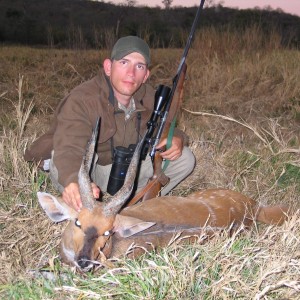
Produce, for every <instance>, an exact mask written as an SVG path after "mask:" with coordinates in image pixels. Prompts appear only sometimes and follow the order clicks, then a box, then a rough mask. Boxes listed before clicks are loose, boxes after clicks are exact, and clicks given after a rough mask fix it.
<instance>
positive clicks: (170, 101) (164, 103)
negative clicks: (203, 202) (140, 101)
mask: <svg viewBox="0 0 300 300" xmlns="http://www.w3.org/2000/svg"><path fill="white" fill-rule="evenodd" d="M204 2H205V0H201V1H200V5H199V7H198V9H197V13H196V16H195V19H194V22H193V25H192V28H191V32H190V34H189V37H188V40H187V43H186V45H185V48H184V52H183V55H182V58H181V60H180V63H179V66H178V69H177V72H176V75H175V77H174V78H173V83H172V87H171V88H170V87H168V86H166V85H159V87H158V89H157V91H156V93H155V101H154V110H153V113H152V115H151V118H150V120H149V121H148V123H147V133H146V139H145V147H144V152H148V149H149V148H150V154H149V155H150V157H151V160H152V163H153V169H154V174H153V176H152V178H150V180H149V182H148V184H147V185H146V187H145V188H144V189H142V191H140V192H139V193H138V194H137V195H135V197H134V198H133V199H131V201H130V202H129V203H128V204H127V205H128V206H129V205H132V204H134V203H136V202H137V201H139V200H140V199H141V198H142V197H143V200H147V199H152V198H155V197H157V196H158V195H159V193H160V190H161V187H162V186H164V185H166V184H167V183H168V182H169V178H168V177H167V176H166V175H165V174H164V172H163V170H162V158H161V156H160V153H159V151H157V149H156V146H157V145H158V144H159V142H160V141H162V140H163V139H165V138H167V137H168V134H169V130H170V126H171V122H169V121H168V116H169V115H170V116H172V117H173V116H174V118H175V119H176V114H177V112H178V110H179V108H180V105H181V102H182V98H183V86H184V81H185V75H186V70H187V65H186V58H187V55H188V52H189V49H190V47H191V43H192V40H193V37H194V33H195V31H196V27H197V24H198V20H199V17H200V12H201V11H202V9H203V6H204ZM173 121H174V124H175V120H174V119H173ZM154 133H155V136H154V137H153V134H154ZM167 147H168V145H167Z"/></svg>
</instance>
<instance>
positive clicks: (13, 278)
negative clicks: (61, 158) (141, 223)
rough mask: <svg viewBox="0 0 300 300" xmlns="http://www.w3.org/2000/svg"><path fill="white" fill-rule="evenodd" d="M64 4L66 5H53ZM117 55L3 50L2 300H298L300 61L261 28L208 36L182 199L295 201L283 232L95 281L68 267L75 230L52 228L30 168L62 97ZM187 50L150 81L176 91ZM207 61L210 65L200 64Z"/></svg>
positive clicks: (209, 244)
mask: <svg viewBox="0 0 300 300" xmlns="http://www.w3.org/2000/svg"><path fill="white" fill-rule="evenodd" d="M53 6H54V5H53ZM107 54H108V51H107V50H106V49H103V50H101V51H98V50H92V49H90V50H85V51H83V50H80V49H73V50H67V49H38V48H30V47H21V46H20V47H17V46H3V47H2V48H0V64H1V69H0V87H1V89H0V97H1V99H0V100H1V101H0V106H1V119H0V133H1V135H0V229H1V236H0V255H1V260H0V272H1V278H0V282H1V284H0V297H1V298H3V299H257V300H258V299H266V298H268V299H297V297H298V296H299V290H300V276H299V274H300V262H299V249H300V235H299V233H300V218H299V217H300V215H299V214H300V211H299V209H300V207H299V203H300V202H299V201H300V198H299V195H300V193H299V192H300V181H299V176H300V175H299V174H300V172H299V171H300V160H299V149H300V148H299V147H300V140H299V137H300V84H299V69H300V53H299V51H297V50H293V49H287V48H284V47H283V46H282V43H281V35H280V34H279V33H278V32H277V31H276V30H274V31H272V32H271V34H270V35H269V36H268V38H267V39H266V38H265V35H264V29H263V28H261V27H259V26H255V25H254V26H252V27H249V28H248V29H247V30H245V31H244V33H243V34H242V35H241V34H239V33H238V32H233V31H230V30H228V31H225V32H220V31H219V30H218V29H215V28H211V27H209V28H206V27H205V28H203V29H201V30H199V31H197V36H196V39H195V41H194V43H193V49H191V52H190V54H189V57H188V62H187V63H188V76H187V81H186V85H185V97H184V98H185V100H184V104H183V110H182V113H181V116H180V118H179V121H178V126H179V127H180V128H182V129H183V130H184V131H186V132H187V134H188V135H189V136H190V147H191V149H192V151H193V152H194V153H195V155H196V157H197V166H196V169H195V171H194V172H193V174H192V175H191V176H190V177H189V178H187V179H186V180H185V181H184V182H182V183H181V184H180V185H179V186H178V187H177V188H176V189H175V190H174V191H173V192H172V193H173V195H183V196H185V195H187V194H189V193H191V192H192V191H195V190H199V189H204V188H209V187H225V188H231V189H234V190H238V191H240V192H243V193H244V194H247V195H248V196H251V197H253V198H254V199H256V200H257V201H258V202H261V203H263V204H272V203H285V204H287V205H289V206H290V219H289V221H287V222H286V223H285V224H284V225H283V226H281V227H275V226H274V227H273V226H264V225H260V224H255V226H253V228H252V229H250V230H249V231H244V230H243V228H240V229H239V230H238V232H236V233H235V234H233V235H232V236H230V235H229V232H226V231H225V232H220V233H217V234H216V236H215V237H214V238H213V239H211V240H206V238H205V236H201V237H200V238H199V241H198V242H196V243H195V244H192V245H177V244H176V242H173V243H172V244H171V245H170V246H169V247H167V248H166V249H158V250H157V251H153V252H150V253H147V254H146V255H144V256H143V257H141V258H139V259H137V260H128V259H126V258H124V259H119V260H106V261H103V263H101V264H100V265H99V267H98V268H97V270H95V272H93V273H90V274H80V273H78V272H76V271H75V270H73V269H71V268H69V267H67V266H64V265H62V264H61V263H60V260H59V257H58V249H57V244H58V242H59V240H60V234H61V231H62V229H63V228H64V227H65V225H66V224H52V223H51V222H50V221H49V220H48V219H47V218H46V216H45V215H44V213H43V212H42V210H41V209H40V208H39V205H38V203H37V198H36V191H38V190H47V191H50V192H53V188H52V186H51V183H50V182H49V179H48V175H47V174H44V173H41V172H39V171H38V170H37V167H36V166H35V165H29V164H27V163H26V162H25V161H24V160H23V152H24V149H25V147H26V146H27V145H29V144H31V142H32V141H33V140H34V139H35V138H36V137H37V136H39V135H41V134H42V133H43V132H45V130H46V129H47V128H48V125H49V122H50V120H51V116H52V113H53V110H54V109H55V107H56V105H57V103H58V102H59V101H60V99H61V98H62V97H63V96H64V95H65V94H66V93H68V91H70V89H72V88H73V87H75V86H76V85H77V84H79V83H80V82H82V81H84V80H87V79H89V78H91V77H92V76H94V75H95V74H96V72H97V71H98V69H99V67H100V65H101V61H102V60H103V58H104V57H106V55H107ZM181 54H182V50H181V49H154V50H153V51H152V65H151V74H152V75H151V78H150V82H151V83H152V84H153V85H154V86H156V85H158V84H160V83H164V84H170V82H171V79H172V77H173V76H174V74H175V72H176V69H177V64H178V62H179V60H180V57H181ZM200 54H201V55H200Z"/></svg>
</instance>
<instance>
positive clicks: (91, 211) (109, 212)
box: [37, 120, 155, 272]
mask: <svg viewBox="0 0 300 300" xmlns="http://www.w3.org/2000/svg"><path fill="white" fill-rule="evenodd" d="M98 131H99V120H98V122H97V125H96V127H95V129H94V131H93V134H92V137H91V139H90V141H89V143H88V145H87V149H86V153H85V155H84V157H83V160H82V164H81V167H80V171H79V174H78V183H79V189H80V195H81V201H82V206H83V208H82V209H81V211H80V212H76V211H75V210H74V209H72V208H71V207H69V206H67V205H66V204H65V203H64V202H63V201H62V199H61V198H56V197H54V196H53V195H51V194H48V193H44V192H38V193H37V196H38V200H39V203H40V205H41V207H42V208H43V209H44V210H45V212H46V214H47V216H48V217H49V218H50V219H51V220H52V221H54V222H61V221H64V220H70V222H69V224H68V226H67V227H66V229H65V231H64V233H63V235H62V240H61V245H60V254H61V258H62V260H63V261H64V262H66V263H68V264H71V265H74V266H76V267H77V268H79V269H80V270H82V271H84V272H86V271H89V270H90V269H92V268H93V266H94V265H95V264H98V262H97V259H98V257H99V255H100V253H101V252H103V253H104V255H105V256H106V257H109V255H110V252H111V248H112V238H113V235H114V234H115V233H117V234H119V235H120V236H121V237H129V236H131V235H133V234H135V233H137V232H140V231H143V230H145V229H147V228H149V227H151V226H153V225H154V224H155V223H153V222H145V221H142V220H139V219H136V218H132V217H125V216H121V215H119V214H118V212H119V211H120V209H121V208H122V206H123V205H124V203H125V202H126V200H127V199H128V197H129V196H130V194H131V193H132V190H133V186H134V181H135V177H136V171H137V166H138V163H139V157H140V152H141V148H142V145H143V142H144V138H143V139H142V140H141V141H140V142H139V144H138V145H137V147H136V150H135V152H134V155H133V157H132V160H131V163H130V165H129V167H128V171H127V175H126V178H125V181H124V185H123V187H122V188H121V189H120V190H119V191H118V192H117V193H116V194H115V195H114V196H113V197H111V198H109V199H108V200H107V201H106V202H105V203H103V202H98V201H96V200H95V199H94V197H93V193H92V187H91V181H90V177H89V171H90V167H91V164H92V160H93V156H94V150H95V145H96V141H97V133H98Z"/></svg>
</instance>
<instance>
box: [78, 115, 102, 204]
mask: <svg viewBox="0 0 300 300" xmlns="http://www.w3.org/2000/svg"><path fill="white" fill-rule="evenodd" d="M99 126H100V118H98V119H97V122H96V125H95V128H94V130H93V133H92V137H91V139H90V140H89V142H88V144H87V146H86V150H85V154H84V156H83V159H82V163H81V166H80V170H79V173H78V184H79V191H80V198H81V201H82V206H83V207H86V208H87V209H89V210H92V209H93V208H94V205H95V198H94V195H93V190H92V185H91V180H90V175H89V173H90V169H91V165H92V162H93V158H94V154H95V147H96V142H97V137H98V132H99Z"/></svg>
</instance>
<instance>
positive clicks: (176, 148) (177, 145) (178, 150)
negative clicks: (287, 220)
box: [156, 136, 183, 160]
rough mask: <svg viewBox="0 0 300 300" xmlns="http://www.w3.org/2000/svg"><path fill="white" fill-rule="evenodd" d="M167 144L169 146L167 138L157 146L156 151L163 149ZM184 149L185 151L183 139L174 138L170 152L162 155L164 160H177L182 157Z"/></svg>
mask: <svg viewBox="0 0 300 300" xmlns="http://www.w3.org/2000/svg"><path fill="white" fill-rule="evenodd" d="M166 144H167V139H166V138H165V139H163V140H162V141H161V142H160V143H159V144H158V145H157V146H156V149H157V150H160V149H163V148H164V147H165V146H166ZM182 149H183V141H182V139H181V138H180V137H177V136H173V139H172V145H171V147H170V148H169V149H168V150H166V151H163V152H161V153H160V155H161V157H162V158H163V159H168V160H176V159H178V158H179V157H180V156H181V154H182Z"/></svg>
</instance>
